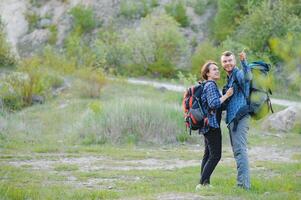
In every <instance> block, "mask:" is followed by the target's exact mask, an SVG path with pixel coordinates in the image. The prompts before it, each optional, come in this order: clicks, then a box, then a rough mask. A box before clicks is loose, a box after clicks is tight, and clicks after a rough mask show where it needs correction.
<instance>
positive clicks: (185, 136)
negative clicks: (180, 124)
mask: <svg viewBox="0 0 301 200" xmlns="http://www.w3.org/2000/svg"><path fill="white" fill-rule="evenodd" d="M188 139H189V135H188V134H187V133H182V134H179V135H177V141H178V142H180V143H185V142H187V141H188Z"/></svg>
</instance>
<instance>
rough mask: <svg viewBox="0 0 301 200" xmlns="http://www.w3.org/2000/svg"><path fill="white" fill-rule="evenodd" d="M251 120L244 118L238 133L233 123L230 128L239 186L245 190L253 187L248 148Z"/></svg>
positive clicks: (238, 127) (239, 124)
mask: <svg viewBox="0 0 301 200" xmlns="http://www.w3.org/2000/svg"><path fill="white" fill-rule="evenodd" d="M249 118H250V117H249V116H246V117H244V118H242V119H241V120H240V121H239V122H238V125H237V129H236V131H233V125H234V123H233V122H231V123H230V124H229V126H228V129H229V133H230V140H231V146H232V151H233V154H234V158H235V161H236V166H237V185H238V186H239V187H242V188H245V189H250V187H251V185H250V173H249V161H248V148H247V134H248V130H249Z"/></svg>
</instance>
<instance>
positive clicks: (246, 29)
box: [234, 1, 301, 52]
mask: <svg viewBox="0 0 301 200" xmlns="http://www.w3.org/2000/svg"><path fill="white" fill-rule="evenodd" d="M292 9H293V5H290V4H286V3H285V2H282V1H276V2H275V3H274V4H270V3H267V2H263V3H262V4H261V6H260V7H259V8H258V9H254V10H253V11H252V12H251V13H250V15H249V16H246V17H245V18H244V20H243V21H242V22H241V24H240V26H239V27H238V29H237V31H236V32H235V35H234V40H236V41H238V42H241V43H243V44H245V45H247V46H248V47H250V49H252V50H254V51H256V52H264V51H269V50H270V49H269V44H268V41H269V39H270V38H271V37H282V36H284V35H286V33H287V32H288V31H291V32H300V31H301V26H300V23H301V21H300V18H298V17H297V16H295V15H293V14H292ZM292 22H293V23H292ZM298 24H299V25H298Z"/></svg>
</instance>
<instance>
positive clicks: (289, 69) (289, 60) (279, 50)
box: [269, 33, 301, 96]
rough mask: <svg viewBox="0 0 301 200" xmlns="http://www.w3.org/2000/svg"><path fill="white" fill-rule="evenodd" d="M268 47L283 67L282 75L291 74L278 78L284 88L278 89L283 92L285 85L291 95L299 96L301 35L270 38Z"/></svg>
mask: <svg viewBox="0 0 301 200" xmlns="http://www.w3.org/2000/svg"><path fill="white" fill-rule="evenodd" d="M269 45H270V47H271V50H272V53H273V54H275V55H276V56H278V57H279V59H280V60H281V62H282V65H283V66H284V67H283V72H282V73H283V74H291V75H290V76H287V75H286V76H284V77H279V76H278V77H279V78H278V79H279V80H278V81H279V82H280V83H283V86H284V87H282V88H279V89H280V90H283V88H287V85H289V88H288V89H289V91H290V92H291V93H293V94H296V95H297V96H301V87H300V83H301V78H300V76H301V65H300V63H301V59H300V58H301V34H300V33H295V34H292V33H288V34H287V35H286V36H285V37H281V38H279V37H274V38H271V39H270V41H269ZM292 46H293V47H294V48H292ZM278 85H280V84H278ZM286 91H287V90H286Z"/></svg>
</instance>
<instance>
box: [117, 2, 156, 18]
mask: <svg viewBox="0 0 301 200" xmlns="http://www.w3.org/2000/svg"><path fill="white" fill-rule="evenodd" d="M156 6H158V0H141V1H135V0H123V1H121V3H120V11H119V14H120V15H121V16H124V17H125V18H127V19H139V18H141V17H145V16H147V15H148V14H149V13H151V11H152V8H153V7H156Z"/></svg>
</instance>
